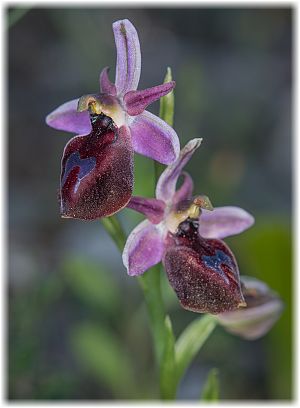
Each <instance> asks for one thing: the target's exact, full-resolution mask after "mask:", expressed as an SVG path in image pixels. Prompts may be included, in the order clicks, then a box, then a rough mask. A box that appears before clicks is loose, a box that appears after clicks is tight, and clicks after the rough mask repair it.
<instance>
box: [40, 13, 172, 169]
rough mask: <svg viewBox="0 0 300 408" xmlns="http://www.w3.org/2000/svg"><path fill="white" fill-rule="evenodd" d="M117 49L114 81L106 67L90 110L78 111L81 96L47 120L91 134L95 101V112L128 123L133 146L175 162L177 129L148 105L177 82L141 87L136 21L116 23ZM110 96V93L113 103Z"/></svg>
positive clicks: (137, 150) (119, 123)
mask: <svg viewBox="0 0 300 408" xmlns="http://www.w3.org/2000/svg"><path fill="white" fill-rule="evenodd" d="M113 33H114V37H115V43H116V48H117V62H116V77H115V83H114V84H113V83H112V82H111V81H110V80H109V77H108V71H109V68H108V67H105V68H104V69H103V70H102V72H101V74H100V77H99V82H100V93H99V94H95V95H92V97H93V98H94V101H92V98H89V101H90V103H88V104H86V110H84V111H82V110H81V111H80V112H79V111H78V104H80V102H81V100H82V99H81V98H80V99H79V98H78V99H74V100H72V101H69V102H66V103H64V104H63V105H61V106H59V107H58V108H57V109H55V110H54V111H53V112H51V113H50V114H49V115H48V116H47V118H46V123H47V124H48V125H49V126H51V127H53V128H54V129H58V130H63V131H67V132H72V133H76V134H78V135H80V136H84V135H89V134H90V133H91V131H92V127H91V123H90V120H89V112H88V110H89V107H90V104H91V103H93V105H94V108H95V109H96V110H95V113H98V114H100V113H102V114H105V115H107V116H108V117H110V118H111V119H112V120H113V121H114V122H115V124H116V125H117V126H118V127H121V126H127V127H128V128H129V130H130V135H131V138H130V140H129V141H128V143H132V145H133V149H134V150H135V151H136V152H137V153H140V154H143V155H145V156H147V157H150V158H152V159H154V160H157V161H159V162H161V163H163V164H170V163H172V162H174V161H175V160H176V159H177V157H178V154H179V150H180V147H179V140H178V136H177V134H176V132H175V131H174V129H173V128H172V127H171V126H169V125H168V124H167V123H166V122H164V121H162V120H161V119H159V118H158V117H157V116H155V115H153V114H151V113H150V112H147V111H146V110H145V109H146V107H147V106H148V105H149V104H151V103H153V102H154V101H156V100H158V99H160V98H161V97H162V96H164V95H166V94H167V93H169V92H170V91H171V90H172V89H173V88H174V87H175V82H174V81H171V82H169V83H165V84H162V85H158V86H154V87H153V88H148V89H145V90H137V86H138V82H139V79H140V73H141V51H140V43H139V39H138V34H137V32H136V29H135V28H134V26H133V25H132V23H131V22H130V21H129V20H127V19H125V20H119V21H116V22H115V23H113ZM107 96H110V99H109V102H108V98H107Z"/></svg>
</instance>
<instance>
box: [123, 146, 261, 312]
mask: <svg viewBox="0 0 300 408" xmlns="http://www.w3.org/2000/svg"><path fill="white" fill-rule="evenodd" d="M201 140H202V139H193V140H191V141H189V142H188V143H187V145H186V146H185V147H184V148H183V149H182V150H181V152H180V155H179V158H178V159H177V160H176V161H175V162H174V163H173V164H171V165H169V166H168V167H167V168H166V169H165V170H164V172H163V173H162V174H161V176H160V178H159V180H158V182H157V186H156V198H143V197H132V198H131V200H130V201H129V204H128V205H127V207H128V208H131V209H134V210H136V211H139V212H141V213H143V214H144V215H145V216H146V217H147V219H146V220H144V221H142V222H141V223H140V224H139V225H138V226H137V227H136V228H135V229H134V230H133V231H132V232H131V234H130V235H129V237H128V239H127V242H126V244H125V247H124V251H123V263H124V265H125V267H126V268H127V272H128V274H129V275H130V276H137V275H141V274H142V273H144V272H145V271H146V270H147V269H148V268H150V267H151V266H153V265H155V264H157V263H159V262H160V261H162V262H163V265H164V267H165V270H166V272H167V276H168V279H169V282H170V284H171V286H172V287H173V289H174V290H175V292H176V294H177V296H178V298H179V301H180V303H181V305H182V306H183V307H184V308H186V309H188V310H192V311H195V312H209V313H213V314H218V313H221V312H225V311H229V310H235V309H237V308H238V307H240V306H246V303H245V299H244V296H243V294H242V290H241V285H240V278H239V270H238V265H237V262H236V260H235V257H234V255H233V254H232V252H231V250H230V249H229V247H228V246H227V245H226V244H225V243H224V242H223V241H222V239H223V238H225V237H227V236H229V235H234V234H238V233H240V232H242V231H244V230H245V229H247V228H249V227H250V226H251V225H252V224H253V222H254V219H253V217H252V216H251V215H250V214H249V213H248V212H246V211H245V210H243V209H241V208H239V207H219V208H215V209H214V210H213V208H212V206H211V203H210V201H209V199H208V198H207V197H206V196H197V197H194V198H192V191H193V181H192V178H191V177H190V176H189V174H187V173H185V172H183V173H182V169H183V167H184V166H185V165H186V163H187V162H188V161H189V160H190V158H191V156H192V155H193V153H194V152H195V150H196V149H197V148H198V147H199V146H200V143H201ZM180 175H182V176H183V177H184V179H183V183H182V185H181V187H180V188H179V189H178V190H177V191H176V184H177V181H178V178H179V177H180Z"/></svg>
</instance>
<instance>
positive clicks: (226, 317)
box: [217, 276, 283, 340]
mask: <svg viewBox="0 0 300 408" xmlns="http://www.w3.org/2000/svg"><path fill="white" fill-rule="evenodd" d="M241 281H242V292H243V295H244V297H245V301H246V303H247V307H246V308H244V309H240V310H235V311H230V312H225V313H221V314H219V315H218V316H217V319H218V321H219V323H220V324H221V325H222V326H224V328H225V329H226V330H227V331H229V332H230V333H233V334H236V335H238V336H241V337H243V338H244V339H247V340H255V339H258V338H259V337H262V336H264V335H265V334H266V333H267V332H268V331H269V330H270V329H271V327H272V326H273V324H274V323H275V322H276V321H277V319H278V318H279V316H280V314H281V312H282V309H283V302H282V301H281V299H280V298H279V297H278V295H277V294H276V293H274V292H273V291H271V290H270V288H269V287H268V286H267V285H266V284H265V283H263V282H261V281H259V280H257V279H255V278H250V277H245V276H244V277H242V278H241Z"/></svg>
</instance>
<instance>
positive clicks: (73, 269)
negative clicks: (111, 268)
mask: <svg viewBox="0 0 300 408" xmlns="http://www.w3.org/2000/svg"><path fill="white" fill-rule="evenodd" d="M63 271H64V276H65V278H66V281H67V284H68V286H69V287H70V289H71V290H72V292H73V293H74V294H75V295H76V296H77V297H78V298H79V299H80V300H81V301H83V302H84V303H86V304H87V305H89V306H92V307H97V308H101V309H104V310H106V311H112V310H116V307H117V306H118V305H120V302H119V299H120V294H119V290H118V288H117V285H116V282H115V281H114V279H113V278H112V276H111V275H110V274H109V273H107V271H103V270H102V269H101V267H100V266H99V265H97V264H96V263H92V262H90V261H88V260H87V259H81V258H72V259H69V260H67V261H66V262H65V264H64V267H63Z"/></svg>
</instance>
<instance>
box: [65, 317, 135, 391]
mask: <svg viewBox="0 0 300 408" xmlns="http://www.w3.org/2000/svg"><path fill="white" fill-rule="evenodd" d="M71 347H72V350H73V352H74V355H75V357H76V358H77V359H78V361H79V362H80V363H81V364H82V365H83V366H84V367H85V369H86V370H87V371H88V372H89V373H90V374H92V375H93V376H94V377H95V378H96V380H97V381H99V382H103V383H104V384H105V385H106V386H107V387H109V388H110V389H111V391H112V392H113V393H114V395H115V397H117V398H130V397H131V398H132V397H133V396H134V395H135V393H136V386H135V382H134V378H133V370H132V366H131V361H130V358H129V356H128V353H127V352H126V349H125V347H124V345H123V344H122V343H121V342H120V341H119V340H118V338H117V336H116V335H115V334H114V333H112V332H111V331H110V330H109V329H108V328H106V327H104V326H103V325H102V326H101V328H100V327H97V326H95V325H94V324H92V323H83V324H80V325H78V326H76V327H75V328H74V329H73V330H72V333H71Z"/></svg>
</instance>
